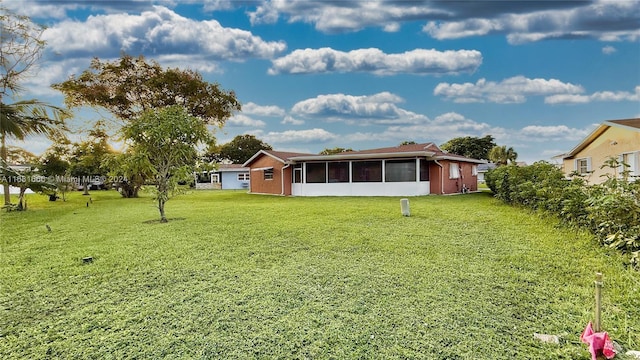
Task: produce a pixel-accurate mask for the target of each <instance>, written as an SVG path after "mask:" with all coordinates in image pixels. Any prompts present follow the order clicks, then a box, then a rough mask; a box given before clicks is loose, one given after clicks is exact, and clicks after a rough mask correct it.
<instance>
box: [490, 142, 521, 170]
mask: <svg viewBox="0 0 640 360" xmlns="http://www.w3.org/2000/svg"><path fill="white" fill-rule="evenodd" d="M517 158H518V153H517V152H516V151H515V150H514V149H513V148H512V147H509V148H507V146H506V145H503V146H494V147H493V148H492V149H491V151H489V160H490V161H491V162H494V163H496V164H498V166H502V165H507V164H508V163H509V162H511V163H512V164H515V162H516V159H517Z"/></svg>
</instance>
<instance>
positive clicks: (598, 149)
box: [555, 118, 640, 184]
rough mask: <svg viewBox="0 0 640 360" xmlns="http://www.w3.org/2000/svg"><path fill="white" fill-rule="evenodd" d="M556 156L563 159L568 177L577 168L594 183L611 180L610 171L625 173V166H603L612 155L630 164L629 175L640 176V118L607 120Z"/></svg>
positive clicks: (563, 165)
mask: <svg viewBox="0 0 640 360" xmlns="http://www.w3.org/2000/svg"><path fill="white" fill-rule="evenodd" d="M555 158H559V159H562V169H563V171H564V173H565V174H566V175H567V176H569V175H570V174H572V173H573V172H574V171H575V172H577V173H579V174H582V175H585V179H586V180H587V181H588V182H589V183H590V184H599V183H602V182H603V181H605V180H606V179H607V178H606V176H605V175H606V174H609V175H612V176H613V175H617V176H618V177H621V176H622V175H621V170H622V168H621V167H620V168H616V169H611V168H610V167H606V166H605V167H603V165H604V163H605V162H606V161H607V160H608V159H611V158H615V159H618V160H619V161H622V162H624V163H626V164H628V165H629V167H627V168H626V170H627V171H629V178H630V179H631V180H633V179H638V178H640V118H636V119H625V120H609V121H605V122H603V123H602V124H601V125H600V126H598V128H597V129H595V130H594V131H593V132H592V133H591V134H589V135H588V136H587V137H586V138H585V139H584V140H582V141H581V142H580V143H579V144H578V145H577V146H576V147H574V148H573V149H572V150H571V151H569V152H568V153H566V154H562V155H558V156H556V157H555Z"/></svg>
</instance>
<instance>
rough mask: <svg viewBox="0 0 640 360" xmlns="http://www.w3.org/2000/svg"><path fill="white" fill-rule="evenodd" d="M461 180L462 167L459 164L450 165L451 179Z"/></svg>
mask: <svg viewBox="0 0 640 360" xmlns="http://www.w3.org/2000/svg"><path fill="white" fill-rule="evenodd" d="M458 178H460V165H458V163H450V164H449V179H458Z"/></svg>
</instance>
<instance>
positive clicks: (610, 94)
mask: <svg viewBox="0 0 640 360" xmlns="http://www.w3.org/2000/svg"><path fill="white" fill-rule="evenodd" d="M595 101H602V102H604V101H609V102H614V101H640V85H639V86H636V87H635V89H634V92H628V91H615V92H614V91H598V92H595V93H593V94H591V95H567V94H565V95H552V96H547V97H546V98H545V99H544V102H545V103H547V104H586V103H590V102H595Z"/></svg>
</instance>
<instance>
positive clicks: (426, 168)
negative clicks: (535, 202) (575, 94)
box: [243, 143, 485, 196]
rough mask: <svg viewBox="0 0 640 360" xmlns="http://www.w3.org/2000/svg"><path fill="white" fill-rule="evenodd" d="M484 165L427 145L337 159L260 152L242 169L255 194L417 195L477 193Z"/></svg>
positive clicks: (348, 154) (354, 153)
mask: <svg viewBox="0 0 640 360" xmlns="http://www.w3.org/2000/svg"><path fill="white" fill-rule="evenodd" d="M484 162H485V161H482V160H476V159H470V158H467V157H464V156H459V155H454V154H448V153H446V152H444V151H442V150H441V149H440V148H439V147H438V146H437V145H436V144H434V143H426V144H410V145H400V146H396V147H388V148H380V149H371V150H363V151H349V152H343V153H339V154H333V155H317V154H303V153H292V152H282V151H272V150H261V151H259V152H257V153H256V154H255V155H253V156H252V157H251V158H250V159H249V160H247V161H246V162H245V163H244V164H243V166H245V167H248V168H249V169H251V183H250V192H251V193H256V194H277V195H293V196H418V195H428V194H455V193H462V192H469V191H477V189H478V180H477V174H478V172H477V170H478V169H477V166H478V164H482V163H484Z"/></svg>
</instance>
